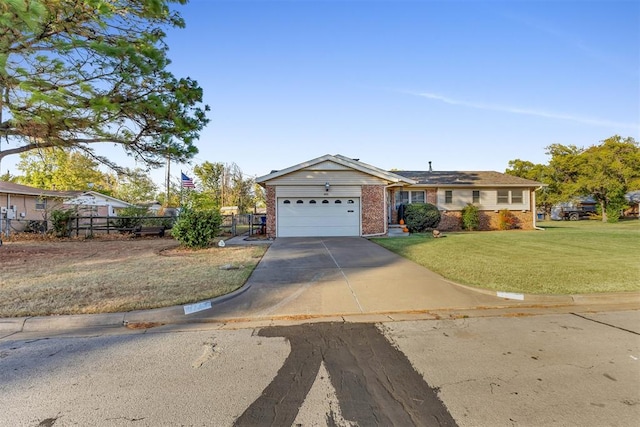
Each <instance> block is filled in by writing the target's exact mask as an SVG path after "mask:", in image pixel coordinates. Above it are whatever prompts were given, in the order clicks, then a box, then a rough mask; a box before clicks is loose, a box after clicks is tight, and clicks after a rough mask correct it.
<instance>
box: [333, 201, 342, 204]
mask: <svg viewBox="0 0 640 427" xmlns="http://www.w3.org/2000/svg"><path fill="white" fill-rule="evenodd" d="M334 203H336V204H340V203H342V200H336V201H335V202H334Z"/></svg>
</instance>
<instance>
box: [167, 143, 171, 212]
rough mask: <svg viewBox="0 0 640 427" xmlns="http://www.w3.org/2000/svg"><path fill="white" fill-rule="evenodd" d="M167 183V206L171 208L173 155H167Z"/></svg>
mask: <svg viewBox="0 0 640 427" xmlns="http://www.w3.org/2000/svg"><path fill="white" fill-rule="evenodd" d="M166 183H167V202H166V204H167V206H166V207H169V197H170V195H171V190H170V188H171V155H169V154H167V177H166Z"/></svg>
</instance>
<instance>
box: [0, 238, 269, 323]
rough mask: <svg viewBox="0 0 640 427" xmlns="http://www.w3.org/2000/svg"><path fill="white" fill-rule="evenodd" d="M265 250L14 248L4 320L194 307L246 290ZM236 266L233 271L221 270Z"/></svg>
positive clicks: (6, 257) (10, 247)
mask: <svg viewBox="0 0 640 427" xmlns="http://www.w3.org/2000/svg"><path fill="white" fill-rule="evenodd" d="M265 251H266V248H265V247H256V246H251V247H226V248H217V247H216V248H210V249H206V250H200V251H188V250H181V249H179V248H178V245H177V243H175V242H174V241H173V240H171V239H135V240H123V241H115V242H114V241H106V242H105V241H100V240H88V241H75V242H8V243H5V245H3V246H2V247H0V271H1V274H0V317H19V316H38V315H50V314H81V313H107V312H120V311H131V310H139V309H150V308H157V307H166V306H171V305H179V304H186V303H192V302H195V301H201V300H205V299H210V298H213V297H216V296H220V295H224V294H227V293H229V292H232V291H234V290H236V289H238V288H239V287H241V286H242V285H243V284H244V283H245V282H246V280H247V279H248V277H249V276H250V274H251V272H252V271H253V269H254V268H255V266H256V265H257V263H258V262H259V261H260V259H261V257H262V255H264V252H265ZM228 264H231V265H232V266H234V267H235V268H234V269H228V270H226V269H220V267H221V266H223V265H228Z"/></svg>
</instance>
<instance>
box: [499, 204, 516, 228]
mask: <svg viewBox="0 0 640 427" xmlns="http://www.w3.org/2000/svg"><path fill="white" fill-rule="evenodd" d="M517 223H518V218H516V216H515V215H514V214H513V213H511V211H509V210H507V209H503V210H501V211H500V212H499V213H498V228H499V229H500V230H511V229H512V228H515V226H516V224H517Z"/></svg>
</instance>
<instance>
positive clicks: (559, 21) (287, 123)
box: [3, 0, 640, 183]
mask: <svg viewBox="0 0 640 427" xmlns="http://www.w3.org/2000/svg"><path fill="white" fill-rule="evenodd" d="M178 10H180V13H181V14H182V16H183V17H184V18H185V20H186V24H187V26H186V28H185V29H181V30H171V31H170V32H169V34H168V38H167V42H168V44H169V47H170V52H169V55H170V57H171V59H172V61H173V63H172V65H171V70H172V71H173V72H174V73H175V74H176V75H177V76H190V77H192V78H194V79H196V80H197V81H198V82H199V84H200V85H201V87H202V88H203V89H204V97H205V103H207V104H208V105H209V106H210V107H211V109H212V111H211V112H210V118H211V122H210V124H209V125H208V127H207V128H206V129H205V130H204V131H203V132H202V134H201V138H200V141H199V143H198V147H199V149H200V153H199V154H198V155H197V156H196V158H195V159H194V161H193V164H198V163H202V162H204V161H210V162H225V163H230V162H235V163H236V164H238V165H239V166H240V168H241V169H242V170H243V171H244V172H245V174H247V175H250V176H255V175H258V176H260V175H264V174H267V173H269V172H270V171H271V170H272V169H283V168H286V167H289V166H292V165H294V164H297V163H300V162H303V161H306V160H309V159H312V158H315V157H319V156H322V155H324V154H337V153H339V154H343V155H347V156H351V157H355V158H360V159H361V160H362V161H364V162H367V163H370V164H373V165H375V166H378V167H381V168H385V169H391V168H398V169H413V170H425V169H426V168H427V167H428V161H432V162H433V167H434V169H437V170H497V171H504V170H505V169H506V168H507V166H508V161H509V160H512V159H516V158H520V159H523V160H530V161H532V162H535V163H546V162H547V161H548V158H547V156H546V155H545V147H546V146H548V145H550V144H554V143H560V144H566V145H569V144H573V145H577V146H584V147H586V146H590V145H594V144H598V143H599V141H601V140H603V139H605V138H607V137H609V136H612V135H614V134H619V135H622V136H631V137H634V138H635V139H636V140H640V2H637V1H615V0H609V1H562V0H556V1H428V0H424V1H420V0H417V1H366V0H362V1H358V0H351V1H338V0H336V1H305V0H299V1H294V0H291V1H269V0H265V1H216V0H191V1H190V3H188V4H187V5H186V6H183V7H179V9H178ZM122 158H123V163H125V158H124V156H122ZM16 160H17V159H16ZM4 166H5V163H4V162H3V169H6V167H4ZM192 166H193V165H191V166H189V165H182V166H180V165H174V166H173V168H174V170H175V172H176V173H175V175H177V174H178V172H179V169H180V167H182V169H183V170H185V171H189V170H190V168H191V167H192ZM163 173H164V172H163V171H162V170H159V171H156V172H153V176H154V179H156V180H157V181H158V182H159V183H160V182H162V177H163Z"/></svg>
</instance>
